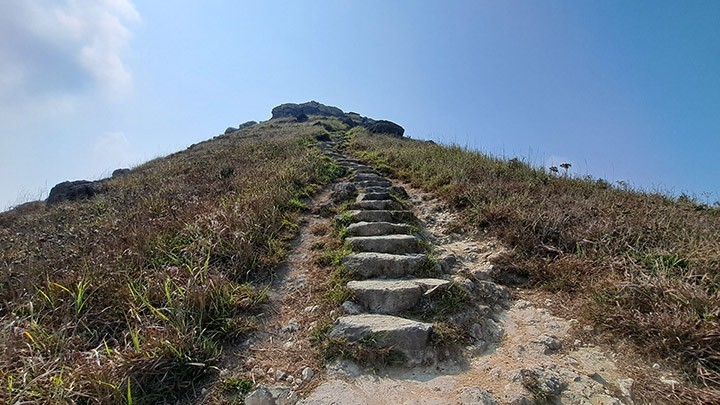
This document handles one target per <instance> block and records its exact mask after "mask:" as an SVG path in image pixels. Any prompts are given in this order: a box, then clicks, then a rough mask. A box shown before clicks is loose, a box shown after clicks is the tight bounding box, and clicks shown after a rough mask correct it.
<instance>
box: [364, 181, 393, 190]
mask: <svg viewBox="0 0 720 405" xmlns="http://www.w3.org/2000/svg"><path fill="white" fill-rule="evenodd" d="M355 184H356V185H357V186H358V187H360V188H365V187H390V186H392V183H391V182H390V181H389V180H364V181H357V182H355Z"/></svg>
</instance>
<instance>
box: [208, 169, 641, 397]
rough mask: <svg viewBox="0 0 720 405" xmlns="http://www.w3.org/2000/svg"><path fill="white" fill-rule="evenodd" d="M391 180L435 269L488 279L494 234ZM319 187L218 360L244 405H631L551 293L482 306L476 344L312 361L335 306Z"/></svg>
mask: <svg viewBox="0 0 720 405" xmlns="http://www.w3.org/2000/svg"><path fill="white" fill-rule="evenodd" d="M391 180H392V179H391ZM393 185H394V186H400V187H403V188H404V189H405V190H406V191H407V192H408V194H409V200H408V202H409V203H410V206H411V208H410V209H411V210H412V211H414V213H415V215H416V216H417V218H418V219H419V221H420V224H421V225H422V226H423V230H422V232H421V236H422V237H423V238H424V239H425V240H427V241H428V242H429V243H430V244H431V245H432V253H433V255H434V256H435V257H436V258H437V259H439V263H442V266H443V267H444V269H445V272H446V276H445V277H446V278H448V279H450V280H452V281H454V282H456V283H458V284H460V285H467V286H468V288H477V283H478V282H481V285H482V282H487V283H490V284H493V283H492V281H491V278H490V270H491V269H492V264H491V259H492V258H493V256H494V255H498V254H501V253H502V252H503V249H504V247H503V246H502V245H501V244H500V243H499V242H498V241H497V240H494V239H492V238H490V237H486V236H484V235H482V234H480V235H478V234H469V233H465V232H463V231H462V230H461V229H460V227H459V226H458V225H457V224H459V223H460V221H458V219H457V217H456V216H455V215H456V214H453V213H452V212H451V210H449V209H448V207H446V206H444V205H443V204H442V203H441V202H440V201H439V200H438V199H436V198H434V197H433V196H432V195H431V194H428V193H425V192H422V191H421V190H417V189H414V188H412V187H411V186H410V185H409V184H403V183H401V182H398V181H396V180H393ZM329 196H330V192H329V191H325V192H324V193H322V194H321V195H320V196H319V197H318V198H316V199H315V200H314V201H312V202H311V203H310V205H309V207H308V208H309V210H308V212H306V213H304V214H303V215H302V216H301V218H300V224H301V225H300V230H299V236H298V238H297V240H296V241H295V243H294V244H293V246H292V248H291V249H292V250H291V252H290V254H289V256H288V258H287V261H286V263H285V264H284V265H283V266H282V267H281V268H280V269H279V271H278V273H277V278H276V279H275V280H274V282H273V283H272V284H271V286H270V289H269V291H268V294H269V295H268V298H269V304H268V306H267V310H266V311H265V313H264V314H262V315H261V316H258V321H259V322H260V323H261V326H260V328H258V329H259V332H257V333H255V334H254V335H253V336H252V337H251V338H250V339H248V340H247V341H245V342H242V343H241V344H240V345H239V346H237V347H235V348H233V350H232V351H231V354H229V355H228V356H226V359H225V360H224V361H223V363H222V365H221V372H220V375H221V377H222V378H226V379H232V378H236V377H237V378H242V379H248V380H251V381H252V383H253V387H254V388H255V390H254V391H253V392H251V393H250V395H249V396H248V397H247V400H246V403H247V404H248V405H253V404H263V405H271V404H278V405H280V404H295V403H299V404H534V403H538V404H541V403H568V404H608V405H609V404H633V403H634V402H633V399H632V398H633V388H634V381H633V380H632V379H631V378H628V376H627V373H626V372H624V369H623V368H622V367H621V366H620V365H619V363H620V362H619V361H618V360H619V358H618V355H617V354H615V353H613V352H612V351H609V350H603V349H601V348H599V347H597V346H594V345H592V344H588V343H586V342H584V341H583V340H582V339H580V338H578V337H577V336H579V335H578V334H577V333H575V331H574V330H575V329H577V328H576V326H577V325H576V323H577V322H576V321H575V320H573V319H564V318H560V317H557V316H553V315H552V314H551V311H550V310H549V309H548V308H552V307H553V306H554V305H556V304H557V303H554V302H553V301H552V297H549V296H543V295H530V294H525V293H523V292H521V291H515V292H513V296H514V299H513V300H510V301H508V302H504V303H503V302H502V300H501V301H499V303H498V304H496V305H495V306H494V307H493V308H490V309H488V311H487V312H489V313H490V315H488V316H487V319H486V322H485V323H483V324H482V329H483V331H482V336H484V337H485V338H486V341H485V342H484V343H482V342H481V343H482V344H479V343H477V342H476V343H475V344H472V345H468V346H467V347H465V348H463V349H461V350H460V351H459V352H457V353H450V352H447V353H440V354H439V355H436V356H434V357H433V358H432V359H431V361H429V363H430V365H425V366H421V367H397V368H386V369H382V370H377V369H373V368H363V367H361V366H359V365H358V364H355V363H353V362H351V361H347V360H336V361H333V362H332V363H330V364H329V365H327V366H323V365H322V361H321V359H320V357H321V353H319V351H318V349H317V348H316V347H314V345H313V344H312V342H313V338H314V337H315V336H313V334H314V333H317V331H318V327H319V326H321V325H323V324H327V325H329V324H330V323H331V322H333V321H334V320H335V319H337V318H338V316H341V315H342V310H341V309H340V308H338V305H337V304H332V305H330V304H328V302H326V300H324V298H323V294H322V293H323V291H325V290H327V283H328V276H329V275H328V272H329V271H330V270H328V269H327V268H326V267H325V268H324V267H322V266H319V265H318V264H317V258H318V256H319V255H321V254H322V252H323V251H324V250H326V249H329V248H330V247H333V246H335V247H337V243H338V241H337V237H336V235H335V233H334V231H333V229H332V219H331V218H329V217H327V216H325V217H324V216H321V215H319V214H320V213H321V212H322V211H323V207H324V206H326V205H327V203H328V201H329ZM473 283H475V284H473ZM493 285H494V284H493ZM499 288H501V287H499ZM523 294H525V295H523ZM438 359H443V360H442V361H441V360H438ZM427 363H428V362H426V364H427ZM641 367H643V368H645V369H649V368H650V366H648V365H641ZM206 398H210V399H212V398H218V396H212V395H211V396H208V397H206ZM205 402H206V403H215V402H214V401H212V400H210V401H209V402H208V401H205Z"/></svg>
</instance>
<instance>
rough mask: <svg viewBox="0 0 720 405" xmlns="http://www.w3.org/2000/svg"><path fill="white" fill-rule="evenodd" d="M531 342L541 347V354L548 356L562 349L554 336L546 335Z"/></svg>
mask: <svg viewBox="0 0 720 405" xmlns="http://www.w3.org/2000/svg"><path fill="white" fill-rule="evenodd" d="M533 342H534V343H537V344H540V345H542V346H543V354H550V353H552V352H555V351H557V350H560V348H561V347H562V343H560V341H559V340H558V339H557V338H556V337H555V336H553V335H548V334H546V333H543V334H542V335H540V336H538V337H537V338H536V339H535V340H534V341H533Z"/></svg>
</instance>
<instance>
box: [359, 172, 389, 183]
mask: <svg viewBox="0 0 720 405" xmlns="http://www.w3.org/2000/svg"><path fill="white" fill-rule="evenodd" d="M375 180H386V181H387V179H386V178H385V177H383V176H381V175H379V174H356V175H355V176H353V181H354V182H356V183H358V182H361V181H375Z"/></svg>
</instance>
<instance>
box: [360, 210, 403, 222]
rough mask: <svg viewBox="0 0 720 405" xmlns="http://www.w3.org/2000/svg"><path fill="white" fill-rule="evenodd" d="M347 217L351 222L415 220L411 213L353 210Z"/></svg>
mask: <svg viewBox="0 0 720 405" xmlns="http://www.w3.org/2000/svg"><path fill="white" fill-rule="evenodd" d="M348 215H349V216H350V220H351V221H352V222H408V221H414V220H415V214H414V213H413V212H412V211H388V210H354V211H349V212H348Z"/></svg>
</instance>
